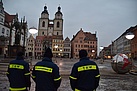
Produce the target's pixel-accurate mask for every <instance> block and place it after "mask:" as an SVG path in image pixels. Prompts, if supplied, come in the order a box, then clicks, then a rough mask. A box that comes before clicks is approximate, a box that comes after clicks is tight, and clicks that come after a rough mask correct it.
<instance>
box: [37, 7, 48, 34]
mask: <svg viewBox="0 0 137 91" xmlns="http://www.w3.org/2000/svg"><path fill="white" fill-rule="evenodd" d="M48 24H49V13H48V10H47V6H46V5H45V6H44V10H43V11H42V13H41V18H39V26H38V36H44V35H47V34H48Z"/></svg>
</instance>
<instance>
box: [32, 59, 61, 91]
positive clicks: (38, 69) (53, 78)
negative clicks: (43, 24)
mask: <svg viewBox="0 0 137 91" xmlns="http://www.w3.org/2000/svg"><path fill="white" fill-rule="evenodd" d="M32 77H33V80H34V81H35V83H36V91H57V89H58V87H59V86H60V83H61V77H60V74H59V67H58V66H57V65H56V64H54V63H53V62H52V60H51V59H50V58H47V57H46V58H44V59H43V60H42V61H40V62H38V63H36V65H35V66H34V68H33V71H32Z"/></svg>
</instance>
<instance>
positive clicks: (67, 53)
mask: <svg viewBox="0 0 137 91" xmlns="http://www.w3.org/2000/svg"><path fill="white" fill-rule="evenodd" d="M63 43H64V52H63V57H65V58H71V41H70V39H69V38H68V37H67V38H66V39H65V40H64V42H63Z"/></svg>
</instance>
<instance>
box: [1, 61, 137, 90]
mask: <svg viewBox="0 0 137 91" xmlns="http://www.w3.org/2000/svg"><path fill="white" fill-rule="evenodd" d="M53 60H54V61H55V62H56V64H57V65H58V66H59V68H60V73H61V76H62V82H61V86H60V87H59V89H58V91H72V90H71V87H70V83H69V74H70V70H71V68H72V66H73V64H74V63H75V62H76V61H78V59H71V60H70V59H53ZM37 61H38V60H35V61H33V63H32V64H33V65H34V64H35V63H36V62H37ZM96 63H97V64H98V66H99V69H100V74H101V79H100V86H99V87H98V88H97V91H137V76H135V75H131V74H129V73H126V74H117V73H115V72H114V71H113V70H112V68H111V62H110V60H105V62H104V63H103V64H101V63H100V62H99V61H96ZM7 65H8V64H7V63H4V64H3V63H1V64H0V91H8V88H9V82H8V79H7V77H6V75H5V70H6V69H7ZM34 90H35V83H34V82H33V80H32V85H31V90H30V91H34Z"/></svg>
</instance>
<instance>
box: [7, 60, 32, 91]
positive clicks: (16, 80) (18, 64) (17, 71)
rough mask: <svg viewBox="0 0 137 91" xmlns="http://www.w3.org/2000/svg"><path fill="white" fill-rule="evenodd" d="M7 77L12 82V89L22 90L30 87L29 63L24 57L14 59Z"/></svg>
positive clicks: (13, 90) (14, 90) (12, 90)
mask: <svg viewBox="0 0 137 91" xmlns="http://www.w3.org/2000/svg"><path fill="white" fill-rule="evenodd" d="M6 73H7V77H8V79H9V82H10V88H9V89H10V90H11V91H22V90H26V88H27V87H30V85H31V82H30V71H29V64H28V63H27V62H25V61H24V60H23V59H17V60H13V61H11V62H10V63H9V66H8V70H7V72H6Z"/></svg>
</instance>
